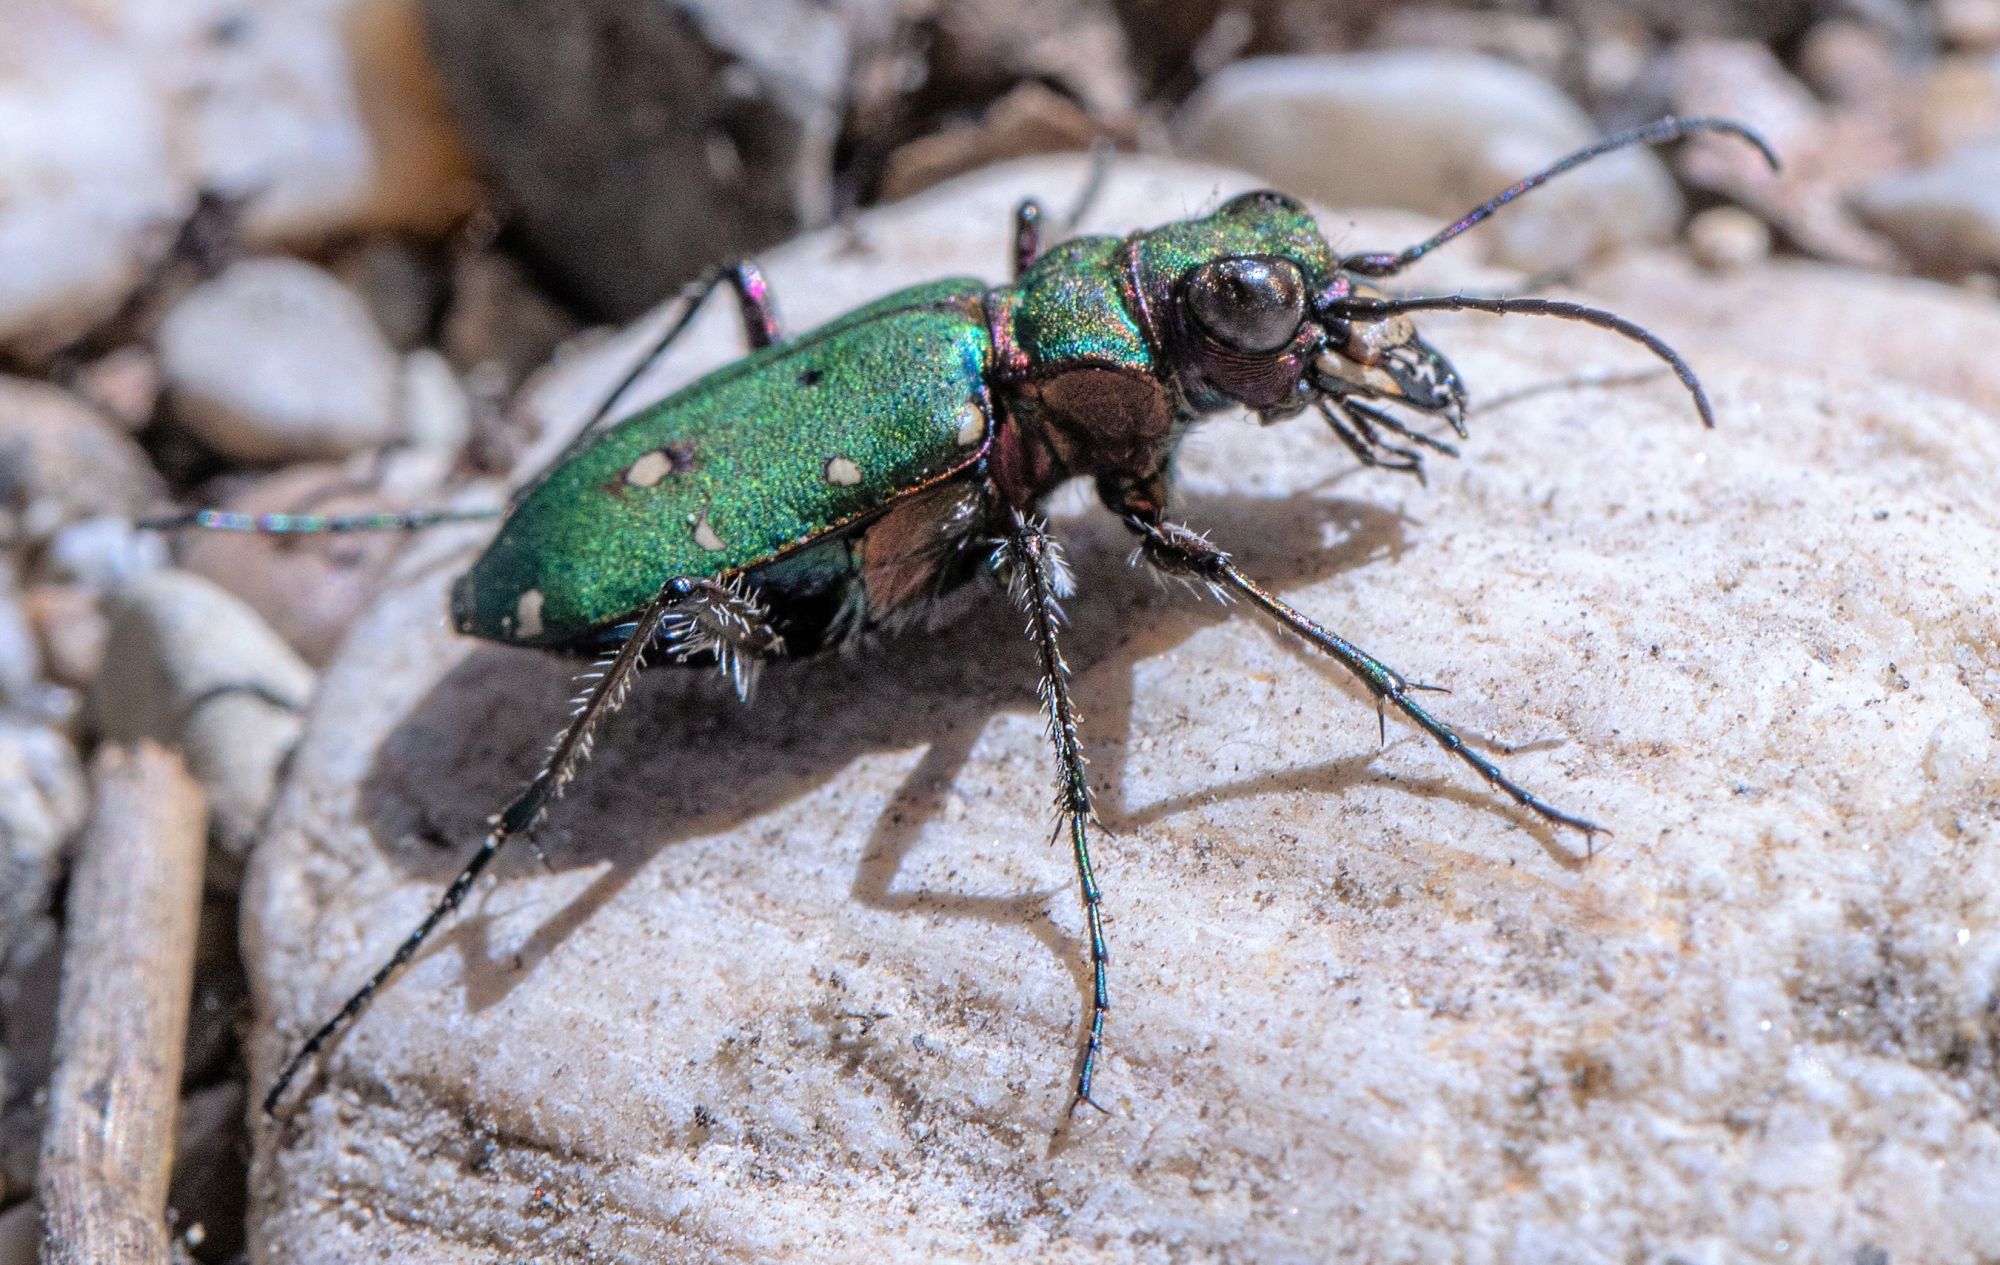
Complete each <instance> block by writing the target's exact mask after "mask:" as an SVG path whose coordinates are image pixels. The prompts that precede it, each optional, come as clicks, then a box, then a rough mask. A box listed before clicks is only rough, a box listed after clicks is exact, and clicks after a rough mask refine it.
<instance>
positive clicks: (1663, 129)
mask: <svg viewBox="0 0 2000 1265" xmlns="http://www.w3.org/2000/svg"><path fill="white" fill-rule="evenodd" d="M1696 132H1719V133H1722V134H1724V135H1727V136H1734V137H1738V138H1739V139H1741V140H1744V141H1747V142H1748V143H1749V144H1751V145H1753V146H1755V147H1756V150H1757V152H1758V153H1760V154H1762V155H1763V156H1764V161H1765V162H1767V163H1769V164H1771V170H1773V171H1776V170H1777V169H1778V155H1777V152H1776V151H1775V150H1773V149H1772V148H1771V145H1770V142H1768V141H1766V140H1765V139H1764V138H1763V137H1761V136H1759V135H1758V134H1757V133H1755V132H1753V131H1751V130H1750V129H1749V128H1748V127H1746V126H1744V125H1743V124H1741V123H1738V122H1736V121H1735V120H1733V119H1715V118H1691V119H1683V118H1676V117H1674V116H1673V115H1671V114H1670V115H1668V116H1667V117H1665V118H1663V119H1655V120H1654V121H1653V122H1651V123H1647V124H1644V125H1642V126H1639V127H1631V128H1627V129H1625V130H1624V131H1622V132H1613V133H1612V134H1611V135H1609V136H1607V137H1605V138H1604V139H1603V140H1601V141H1598V142H1597V143H1596V144H1595V145H1590V146H1587V147H1585V148H1583V149H1579V150H1577V151H1576V152H1575V153H1574V154H1571V155H1570V156H1569V157H1567V158H1563V159H1559V160H1557V161H1556V162H1554V163H1552V164H1550V165H1549V166H1547V167H1545V168H1543V169H1542V170H1540V171H1538V172H1536V173H1535V174H1534V175H1532V176H1528V177H1526V178H1525V179H1523V180H1521V181H1519V182H1517V183H1515V184H1513V185H1510V186H1509V187H1508V188H1506V189H1504V190H1502V191H1501V192H1500V193H1499V194H1497V195H1495V196H1494V197H1493V198H1491V199H1489V200H1487V201H1485V202H1482V203H1480V204H1479V205H1478V206H1476V207H1474V208H1472V210H1470V211H1468V212H1466V213H1465V216H1464V218H1462V219H1460V220H1459V221H1458V222H1457V223H1455V224H1452V225H1451V226H1449V227H1447V228H1444V229H1441V230H1439V231H1438V232H1437V233H1435V234H1433V235H1432V236H1430V237H1427V238H1425V239H1424V240H1423V241H1421V242H1418V243H1417V244H1416V245H1414V246H1412V247H1410V248H1409V249H1408V250H1404V251H1401V252H1399V253H1396V254H1388V253H1380V254H1362V255H1349V256H1347V257H1346V258H1344V259H1342V260H1341V261H1340V267H1341V269H1342V270H1343V271H1346V272H1352V273H1356V274H1358V275H1360V276H1364V277H1386V276H1389V275H1390V274H1392V273H1397V272H1401V271H1402V270H1403V269H1405V268H1407V267H1409V266H1410V265H1411V264H1413V263H1415V262H1417V260H1419V259H1422V258H1423V257H1424V256H1425V255H1428V254H1430V253H1431V252H1432V251H1433V250H1436V249H1437V248H1438V247H1440V246H1442V245H1444V244H1445V243H1446V242H1448V241H1450V240H1451V239H1452V238H1454V237H1457V236H1458V235H1459V234H1460V233H1463V232H1465V231H1466V230H1468V229H1470V228H1472V227H1473V226H1474V225H1477V224H1479V223H1481V222H1482V221H1484V220H1486V219H1488V218H1490V217H1491V216H1492V214H1493V213H1494V212H1495V211H1498V210H1499V209H1500V208H1501V207H1503V206H1506V205H1507V204H1508V203H1509V202H1512V201H1513V200H1514V199H1515V198H1518V197H1520V196H1521V195H1522V194H1524V193H1526V192H1527V191H1528V190H1530V189H1534V188H1537V187H1539V186H1541V185H1544V184H1547V183H1548V182H1549V181H1551V180H1553V179H1555V178H1556V177H1557V176H1560V175H1561V174H1562V173H1564V172H1565V171H1568V170H1569V169H1570V168H1572V167H1580V166H1582V165H1583V164H1584V163H1587V162H1589V161H1590V160H1591V159H1593V158H1598V157H1601V156H1603V155H1605V154H1608V153H1610V152H1612V151H1613V150H1617V149H1624V148H1626V147H1628V146H1631V145H1663V144H1665V143H1667V142H1668V141H1675V140H1679V139H1680V138H1681V137H1683V136H1689V135H1692V134H1693V133H1696Z"/></svg>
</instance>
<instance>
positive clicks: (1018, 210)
mask: <svg viewBox="0 0 2000 1265" xmlns="http://www.w3.org/2000/svg"><path fill="white" fill-rule="evenodd" d="M1117 155H1118V148H1117V146H1115V145H1113V144H1112V143H1111V142H1110V141H1109V140H1107V139H1106V138H1104V137H1102V136H1100V137H1098V138H1097V139H1096V140H1095V141H1093V142H1091V146H1090V170H1089V173H1088V174H1087V175H1085V177H1084V181H1083V188H1082V189H1081V190H1080V191H1078V193H1077V195H1076V201H1075V203H1073V204H1072V205H1071V206H1070V209H1069V214H1067V215H1065V216H1063V218H1062V222H1061V223H1060V224H1058V225H1057V226H1056V235H1057V237H1058V238H1064V237H1068V236H1070V235H1071V234H1073V233H1075V232H1076V226H1077V225H1078V224H1080V223H1082V222H1083V217H1084V215H1085V214H1087V213H1088V212H1089V210H1090V207H1091V204H1092V203H1093V202H1096V201H1097V195H1098V194H1100V193H1102V192H1103V191H1104V178H1105V177H1106V176H1107V175H1109V174H1110V172H1111V160H1112V159H1113V158H1115V157H1117ZM1041 254H1042V204H1041V203H1040V202H1038V201H1036V200H1035V199H1033V198H1029V199H1027V200H1026V201H1024V202H1022V203H1021V204H1020V205H1018V206H1016V207H1015V208H1014V280H1016V281H1019V280H1020V279H1021V274H1022V273H1024V272H1026V271H1027V270H1028V268H1029V267H1030V265H1032V264H1033V263H1034V262H1035V260H1037V259H1039V258H1040V257H1041Z"/></svg>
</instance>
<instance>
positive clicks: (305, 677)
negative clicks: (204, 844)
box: [91, 570, 314, 883]
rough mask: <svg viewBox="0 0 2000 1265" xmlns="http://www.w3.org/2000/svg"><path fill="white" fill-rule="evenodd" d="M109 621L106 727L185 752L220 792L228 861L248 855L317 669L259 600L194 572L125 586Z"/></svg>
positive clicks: (98, 691) (95, 698) (223, 878)
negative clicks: (276, 628) (247, 600)
mask: <svg viewBox="0 0 2000 1265" xmlns="http://www.w3.org/2000/svg"><path fill="white" fill-rule="evenodd" d="M109 618H110V624H111V629H110V639H109V642H108V644H107V646H106V648H105V658H104V668H103V670H102V671H101V672H99V674H98V677H97V681H96V683H95V686H94V687H93V689H92V693H91V710H92V716H93V719H94V721H95V724H96V728H97V729H98V731H99V732H100V733H102V734H103V735H104V736H105V737H107V738H117V739H126V740H130V739H136V738H152V739H156V740H158V741H160V742H163V743H169V744H172V745H173V746H175V747H176V748H178V749H179V750H180V751H182V752H183V753H185V754H186V756H187V761H188V769H189V771H190V772H192V773H193V774H194V776H195V778H196V780H197V781H199V782H200V783H201V785H202V789H203V790H204V791H205V792H206V793H207V795H208V803H209V811H210V813H211V815H212V816H211V820H212V821H213V823H214V827H213V829H214V834H215V839H216V842H217V843H218V844H219V845H220V846H221V859H222V860H223V861H225V862H230V863H240V862H241V860H242V859H243V857H244V855H245V854H246V853H247V852H248V851H249V848H250V845H251V843H252V842H253V841H254V840H255V839H256V837H257V827H258V823H259V821H260V820H261V819H262V817H263V814H264V808H265V805H266V804H268V803H269V802H270V798H271V791H272V787H273V785H274V784H275V782H276V779H277V772H278V768H279V766H280V765H281V764H282V763H283V761H284V760H285V758H286V756H287V755H289V754H290V752H291V748H292V743H293V742H294V741H295V740H296V739H297V737H298V732H299V724H300V719H299V718H300V713H301V712H302V711H303V709H304V707H305V704H306V702H307V701H308V700H309V699H311V697H312V692H313V680H314V677H313V671H312V669H311V668H309V667H308V666H306V664H305V663H304V662H303V661H302V660H300V659H299V657H298V656H297V655H296V654H295V653H294V652H293V651H292V649H291V648H290V647H289V646H287V645H286V644H285V643H284V641H283V640H282V639H280V638H279V637H278V635H277V634H276V633H274V632H272V631H271V629H270V628H269V626H268V625H266V624H265V623H264V621H263V620H261V619H260V618H258V616H257V613H256V612H255V611H254V610H252V609H251V608H250V607H249V606H247V605H245V604H244V603H243V602H241V601H239V600H238V599H237V598H235V597H233V596H231V595H230V594H229V593H227V592H224V591H223V590H222V589H220V588H218V587H216V586H215V585H213V584H211V583H210V582H209V581H207V580H204V579H202V578H200V577H199V576H195V575H191V574H189V573H187V572H184V571H174V570H162V571H156V572H153V573H152V574H150V575H146V576H144V577H142V578H140V579H139V580H137V581H135V582H134V583H132V584H131V585H129V586H127V587H126V588H124V589H122V590H120V591H119V592H118V594H117V595H116V597H115V598H114V601H113V604H112V607H111V610H110V612H109ZM234 868H235V866H234V865H231V864H224V865H222V866H221V867H212V868H211V870H210V873H209V876H208V878H209V881H210V882H211V883H213V882H227V881H228V879H229V876H230V875H231V873H232V870H233V869H234Z"/></svg>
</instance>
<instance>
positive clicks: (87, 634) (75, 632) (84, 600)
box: [22, 584, 110, 689]
mask: <svg viewBox="0 0 2000 1265" xmlns="http://www.w3.org/2000/svg"><path fill="white" fill-rule="evenodd" d="M22 606H23V607H24V608H25V609H26V611H27V614H28V624H29V626H30V627H32V628H33V629H34V631H35V642H36V644H37V645H38V646H39V647H40V648H41V652H42V670H43V671H44V672H46V673H47V674H48V676H49V679H50V680H52V681H54V682H56V683H57V684H59V685H65V686H68V687H70V688H71V689H87V688H89V686H90V683H91V682H92V681H94V680H96V679H97V670H98V669H99V668H100V667H102V666H103V665H104V642H105V638H106V637H107V636H108V635H109V633H110V627H109V625H107V624H106V623H105V620H104V611H103V610H102V608H101V607H100V606H99V605H98V598H97V595H96V594H95V593H93V592H92V591H91V590H90V589H88V588H86V587H85V586H83V585H81V584H38V585H36V586H35V587H33V588H31V589H29V590H28V591H27V593H26V594H25V595H24V596H23V598H22Z"/></svg>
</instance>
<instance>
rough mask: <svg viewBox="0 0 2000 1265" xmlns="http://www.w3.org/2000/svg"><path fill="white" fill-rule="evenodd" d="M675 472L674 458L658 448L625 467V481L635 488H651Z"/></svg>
mask: <svg viewBox="0 0 2000 1265" xmlns="http://www.w3.org/2000/svg"><path fill="white" fill-rule="evenodd" d="M673 472H674V459H673V458H672V457H669V456H668V455H667V454H665V453H663V452H661V451H659V450H658V449H655V450H653V451H652V452H649V453H647V454H646V455H645V456H643V457H641V458H639V459H638V460H637V461H635V462H633V463H632V464H631V465H629V466H627V467H625V482H627V483H629V484H631V485H632V486H633V487H635V488H649V487H652V486H653V485H654V484H655V483H658V482H659V481H660V480H661V479H664V478H666V477H667V476H668V475H670V474H672V473H673Z"/></svg>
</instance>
